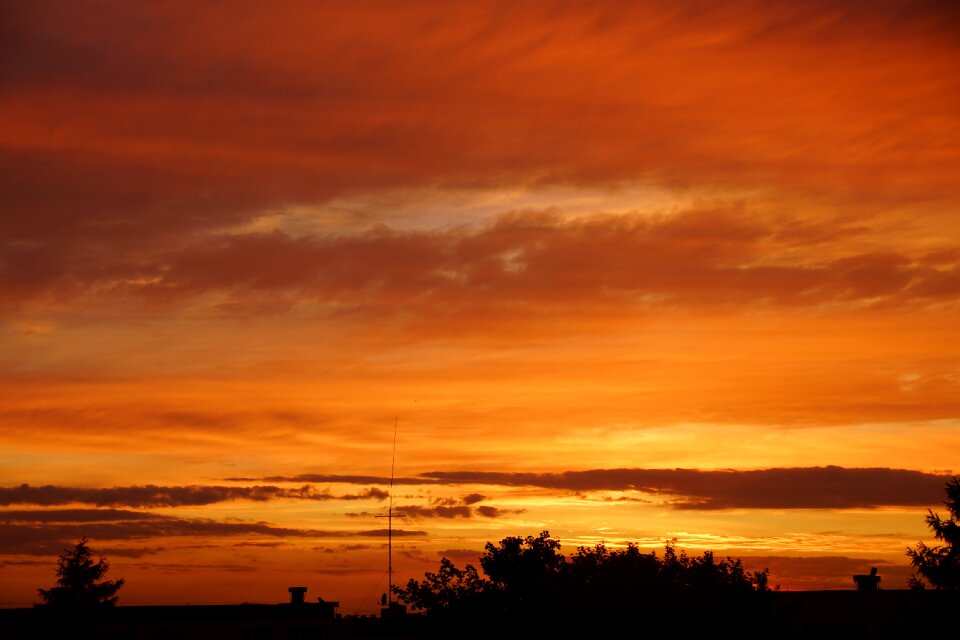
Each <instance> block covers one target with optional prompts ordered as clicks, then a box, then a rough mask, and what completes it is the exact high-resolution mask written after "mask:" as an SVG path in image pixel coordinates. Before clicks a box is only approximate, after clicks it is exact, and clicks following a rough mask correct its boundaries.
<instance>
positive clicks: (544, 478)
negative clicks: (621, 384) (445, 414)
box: [424, 467, 951, 510]
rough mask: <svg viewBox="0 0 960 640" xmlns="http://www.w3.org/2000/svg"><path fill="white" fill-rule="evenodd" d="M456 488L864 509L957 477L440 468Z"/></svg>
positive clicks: (922, 502) (932, 489)
mask: <svg viewBox="0 0 960 640" xmlns="http://www.w3.org/2000/svg"><path fill="white" fill-rule="evenodd" d="M424 475H425V476H427V477H429V478H434V479H437V480H440V481H443V482H446V483H451V484H476V485H506V486H532V487H543V488H548V489H560V490H565V491H573V492H581V491H584V492H585V491H604V490H607V491H609V490H616V491H640V492H644V493H652V494H658V495H661V496H664V497H666V502H667V504H669V505H670V506H672V507H673V508H675V509H686V510H716V509H856V508H873V507H882V506H916V507H922V506H930V505H934V504H937V503H938V502H939V501H940V500H941V495H942V493H943V487H944V485H945V483H946V481H947V480H948V479H949V478H950V477H951V476H948V475H939V474H933V473H923V472H920V471H910V470H907V469H886V468H876V469H845V468H842V467H811V468H795V469H758V470H745V471H741V470H701V469H593V470H588V471H567V472H564V473H511V472H504V473H498V472H470V471H434V472H429V473H425V474H424Z"/></svg>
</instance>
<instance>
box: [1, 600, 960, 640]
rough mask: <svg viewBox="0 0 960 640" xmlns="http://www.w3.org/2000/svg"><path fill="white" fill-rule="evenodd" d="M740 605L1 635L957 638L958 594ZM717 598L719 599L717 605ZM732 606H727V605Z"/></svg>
mask: <svg viewBox="0 0 960 640" xmlns="http://www.w3.org/2000/svg"><path fill="white" fill-rule="evenodd" d="M757 595H758V596H760V597H759V598H758V599H756V600H754V601H752V602H751V603H750V604H749V606H745V605H744V603H715V602H714V603H711V602H678V603H673V604H674V606H671V607H668V608H667V609H663V608H660V609H659V610H652V609H651V608H650V607H647V606H645V603H643V602H637V603H636V609H635V610H634V611H626V612H624V615H623V616H618V618H617V619H616V620H611V619H609V618H604V617H600V616H597V615H592V614H591V612H590V611H569V610H567V611H562V612H561V611H555V612H543V613H542V614H540V615H539V616H527V617H524V618H523V619H516V618H512V619H509V620H508V619H496V618H495V617H487V618H486V619H469V620H467V619H463V620H461V619H453V618H450V619H446V620H436V619H428V618H425V617H422V616H416V615H409V616H402V617H399V618H398V619H396V620H389V619H387V620H382V619H378V618H363V617H350V616H338V615H335V614H334V613H333V611H332V609H331V608H330V607H328V606H324V605H322V604H315V603H304V604H301V605H290V604H279V605H251V604H242V605H215V606H155V607H137V606H119V607H115V608H109V609H102V610H99V611H96V612H94V613H91V612H81V611H72V612H64V611H61V612H57V611H53V610H49V609H47V608H44V607H35V608H23V609H3V610H0V638H3V639H4V640H7V639H10V640H20V639H27V638H31V639H32V638H98V639H99V638H103V639H105V640H111V639H116V640H120V639H123V640H154V639H157V640H159V639H161V638H164V639H165V638H174V639H176V640H193V639H195V638H196V639H200V638H203V639H205V640H206V639H209V638H217V639H219V638H224V639H233V638H236V639H238V640H307V639H310V640H313V639H321V638H369V639H374V638H463V637H487V638H489V637H491V636H493V637H496V638H498V640H499V639H500V638H512V637H522V636H529V635H531V634H533V635H534V637H543V636H544V635H548V634H549V635H552V636H555V637H560V638H563V637H589V638H596V637H600V638H603V637H644V636H645V637H651V636H654V635H661V634H662V635H666V636H668V637H673V638H715V637H729V636H743V637H776V638H844V639H852V640H856V639H859V638H864V639H867V638H871V639H872V638H909V637H916V638H930V637H937V636H939V635H940V634H945V635H944V636H942V637H951V636H952V637H956V635H955V634H956V633H957V631H958V625H960V622H958V617H957V616H958V612H960V593H957V592H937V591H899V590H884V591H877V592H874V593H860V592H856V591H798V592H772V593H765V594H757ZM718 604H719V606H717V605H718ZM728 605H729V606H728Z"/></svg>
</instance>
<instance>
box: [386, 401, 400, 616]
mask: <svg viewBox="0 0 960 640" xmlns="http://www.w3.org/2000/svg"><path fill="white" fill-rule="evenodd" d="M397 422H398V418H397V416H394V417H393V457H392V459H391V460H390V506H389V509H388V511H387V607H389V606H390V605H392V604H393V475H394V471H395V470H396V466H397Z"/></svg>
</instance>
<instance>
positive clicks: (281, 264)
mask: <svg viewBox="0 0 960 640" xmlns="http://www.w3.org/2000/svg"><path fill="white" fill-rule="evenodd" d="M958 26H960V11H958V9H957V7H956V6H954V5H952V4H951V3H948V2H931V3H923V4H917V3H900V2H879V3H877V2H871V3H866V2H851V3H843V4H837V3H830V2H811V3H804V4H803V5H802V6H797V5H794V4H791V3H781V2H737V3H728V4H720V3H699V2H690V3H626V2H599V3H590V4H563V3H561V4H556V3H550V2H538V1H533V2H525V3H519V4H516V3H515V4H508V3H497V2H477V3H469V4H449V3H433V2H423V3H394V2H363V3H357V4H356V5H350V6H346V5H343V4H342V3H322V2H321V3H317V2H290V3H285V4H284V5H283V6H280V7H274V6H270V7H267V6H265V5H262V4H259V3H255V2H230V3H216V2H211V3H203V4H200V5H196V3H181V2H168V3H158V4H150V5H147V4H142V5H141V4H135V5H134V4H129V3H119V2H118V3H113V2H105V3H94V4H88V3H72V2H71V3H66V2H10V3H5V5H4V6H3V7H2V8H0V31H2V34H3V37H2V38H0V51H2V55H0V78H2V80H0V115H2V118H0V163H2V164H0V166H2V173H0V175H2V177H0V209H2V213H0V309H2V316H0V379H2V384H0V519H2V520H3V523H4V527H3V534H0V567H2V569H0V605H2V606H14V605H23V604H29V603H31V602H33V601H34V600H35V599H36V589H37V588H38V587H45V586H48V583H49V582H51V575H52V567H53V564H54V562H53V559H55V557H56V555H57V554H58V553H59V551H60V550H61V549H62V548H63V547H64V546H67V545H72V544H74V543H75V542H76V540H77V539H78V538H79V537H80V536H81V535H84V534H87V535H89V537H90V540H91V546H92V547H93V548H94V550H95V551H97V552H98V553H103V554H104V555H106V556H107V557H108V559H109V560H110V561H111V564H112V570H111V575H112V576H113V577H124V578H126V580H127V584H126V587H125V588H124V591H123V593H122V595H121V600H122V602H126V603H130V604H135V603H173V602H240V601H251V602H258V601H264V602H273V601H281V600H283V599H285V595H284V594H286V587H287V586H289V585H290V584H301V583H302V584H306V585H308V586H309V587H310V593H311V594H313V595H321V596H323V597H326V598H329V599H335V600H340V601H341V602H342V603H343V606H344V608H345V610H346V611H347V612H352V610H360V611H372V610H374V609H375V608H376V599H377V597H378V596H379V594H380V593H381V592H382V591H383V590H384V588H383V586H384V585H385V584H386V576H385V573H386V550H385V548H384V547H383V546H382V545H385V543H386V540H385V538H384V533H385V532H384V530H383V526H382V525H383V522H382V520H377V519H375V518H376V516H377V515H382V514H383V513H385V505H386V501H385V500H386V498H387V494H386V492H385V489H386V485H388V484H389V476H390V451H391V437H392V434H393V426H394V420H395V419H396V420H397V421H398V424H399V432H398V440H397V460H396V462H397V468H396V473H397V478H398V481H397V486H396V487H395V492H394V493H395V495H394V501H395V504H396V509H397V511H398V513H403V514H404V515H405V516H406V517H405V518H404V520H403V521H402V522H401V523H400V525H401V526H399V527H398V529H399V530H400V532H399V537H398V539H397V540H395V551H396V553H395V558H394V564H395V575H396V576H397V579H398V581H401V580H402V581H405V580H406V578H408V577H420V576H421V575H422V574H423V572H424V571H425V570H433V569H435V567H436V564H437V562H438V561H439V559H440V555H441V554H447V555H448V557H450V558H451V559H452V560H454V561H455V562H457V564H462V563H463V562H466V561H470V560H471V559H472V560H473V561H475V559H476V557H478V556H479V553H480V552H481V551H482V547H483V544H484V543H485V542H487V541H495V540H499V539H500V538H502V537H505V536H512V535H535V534H537V533H539V532H540V531H542V530H549V531H550V532H551V534H553V535H554V536H556V537H557V538H559V539H560V541H561V543H562V544H563V546H564V550H567V551H572V550H573V548H574V547H575V546H576V545H578V544H584V545H592V544H595V543H597V542H600V541H606V542H607V543H608V544H611V545H619V544H626V543H627V542H638V543H640V544H641V545H642V546H643V547H644V548H662V547H663V545H664V543H665V542H668V541H673V540H675V541H676V544H677V546H678V547H682V548H688V549H690V550H691V551H694V552H696V551H698V550H703V549H712V550H714V551H716V552H717V554H718V555H731V556H733V557H741V558H743V559H744V563H745V565H746V566H748V567H749V568H751V569H753V568H762V567H763V566H769V567H770V569H771V576H770V578H771V584H772V585H774V584H778V583H779V584H781V585H782V586H783V587H784V588H788V589H799V588H852V582H851V579H850V576H851V575H852V574H853V573H864V572H865V571H866V570H868V569H869V567H870V566H880V568H881V576H883V578H884V582H883V585H884V586H885V587H895V586H904V585H906V580H907V579H908V578H909V576H910V575H911V571H910V567H909V560H908V559H907V557H906V555H905V549H906V547H907V546H911V545H913V544H915V543H916V542H917V541H918V540H928V539H929V536H928V531H927V529H926V526H925V524H924V521H923V517H924V515H925V513H926V510H927V509H928V508H933V509H937V508H938V507H941V505H942V500H943V490H942V488H943V486H944V484H945V481H946V479H947V478H949V477H951V476H952V475H953V474H957V473H960V466H958V464H957V454H956V452H957V451H960V347H958V345H960V340H958V337H960V336H958V333H960V332H958V327H960V313H958V304H957V303H958V294H960V227H958V222H957V217H956V212H957V211H958V206H960V55H958V53H960V52H958V48H960V42H958V39H957V33H958ZM88 532H89V533H88ZM94 532H99V533H100V536H99V537H98V536H97V535H96V534H95V533H94ZM378 581H379V582H378ZM378 584H380V585H381V586H379V587H378V586H377V585H378ZM368 591H369V592H370V595H369V597H367V596H365V595H364V594H365V593H367V592H368ZM368 600H369V602H367V601H368Z"/></svg>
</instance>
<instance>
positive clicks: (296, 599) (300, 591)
mask: <svg viewBox="0 0 960 640" xmlns="http://www.w3.org/2000/svg"><path fill="white" fill-rule="evenodd" d="M287 591H289V592H290V604H294V605H296V604H303V597H304V596H305V595H306V593H307V588H306V587H289V588H287Z"/></svg>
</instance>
